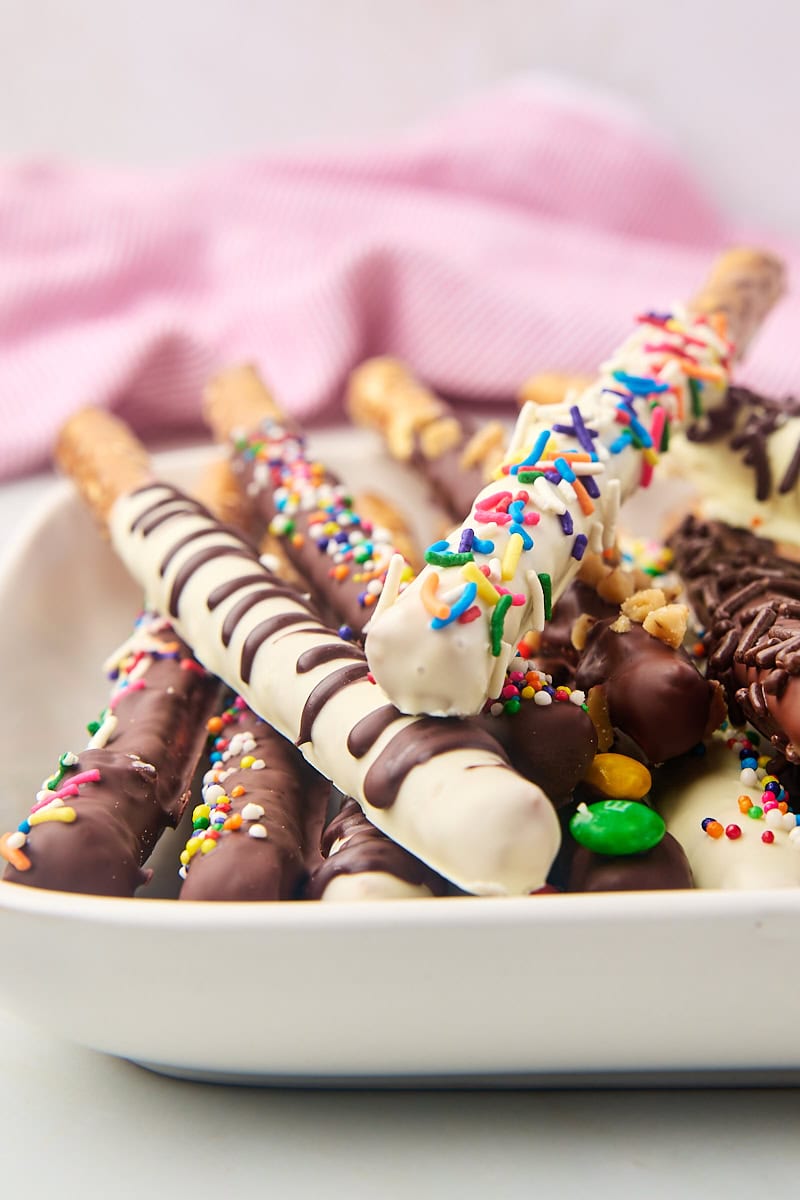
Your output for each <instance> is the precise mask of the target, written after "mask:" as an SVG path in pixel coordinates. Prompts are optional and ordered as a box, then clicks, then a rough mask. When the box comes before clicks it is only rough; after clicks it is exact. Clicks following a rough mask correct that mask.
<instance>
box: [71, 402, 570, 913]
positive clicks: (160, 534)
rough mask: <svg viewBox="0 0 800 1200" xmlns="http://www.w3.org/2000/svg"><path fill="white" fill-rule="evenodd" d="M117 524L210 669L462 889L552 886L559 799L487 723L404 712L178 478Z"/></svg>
mask: <svg viewBox="0 0 800 1200" xmlns="http://www.w3.org/2000/svg"><path fill="white" fill-rule="evenodd" d="M84 429H85V422H82V421H81V419H79V418H76V419H75V420H73V421H70V422H68V424H67V426H66V427H65V429H64V430H63V432H62V436H61V440H60V455H59V457H60V460H61V461H62V462H63V463H69V462H78V463H80V464H81V471H82V475H83V478H82V479H79V481H78V482H79V486H80V488H81V490H82V492H83V494H84V495H89V494H91V493H92V492H93V490H94V489H93V487H92V477H93V474H94V469H93V465H92V464H93V462H94V461H97V462H98V465H99V464H100V463H102V473H103V475H104V477H105V478H110V479H113V478H114V470H113V463H109V462H108V447H107V445H106V444H105V442H104V440H103V438H102V436H99V435H93V437H92V439H91V442H90V443H89V444H88V445H87V444H86V443H85V441H84V439H83V430H84ZM76 439H77V440H78V442H79V445H78V446H75V445H74V442H75V440H76ZM108 523H109V529H110V532H111V537H112V542H113V544H114V546H115V548H116V549H117V551H118V553H119V554H120V556H121V557H122V559H123V561H125V563H126V564H127V565H128V567H129V569H130V570H131V571H132V573H133V575H134V577H135V578H137V579H138V580H139V582H140V583H141V584H142V586H143V587H144V588H145V590H146V593H147V595H148V596H149V597H151V598H152V600H153V601H154V603H155V605H156V607H157V608H158V609H159V610H160V611H163V612H164V613H165V614H166V615H168V616H169V617H170V619H172V620H173V621H174V622H175V624H176V627H177V628H178V629H179V630H180V631H181V633H182V635H183V636H184V637H185V638H186V639H187V641H188V642H189V643H190V644H191V645H192V646H193V648H194V650H195V653H196V654H197V656H198V657H199V658H200V660H201V661H202V662H203V663H204V664H205V665H206V667H207V668H208V669H209V670H211V671H213V672H214V673H215V674H217V675H219V676H220V677H221V678H223V679H225V680H226V682H227V683H228V684H229V685H230V686H231V687H232V688H233V689H234V690H235V691H236V692H237V694H240V695H242V696H243V698H244V699H245V700H246V702H247V703H248V705H249V706H250V707H251V708H252V709H253V710H254V711H255V712H257V713H258V714H259V715H260V716H262V717H263V718H264V719H265V720H267V721H269V723H270V724H271V725H273V726H274V727H275V728H276V729H278V730H279V732H281V733H282V734H283V735H284V736H286V737H288V738H290V739H291V740H292V741H294V742H296V743H297V744H298V745H299V746H300V748H301V750H302V751H303V753H304V755H305V757H306V758H307V759H308V761H309V762H311V763H312V764H313V765H314V766H316V767H317V768H318V769H319V770H320V771H321V772H322V773H323V774H324V775H326V776H327V777H328V778H330V779H332V780H333V781H334V783H335V784H336V786H337V787H338V788H339V790H340V791H341V792H343V793H344V794H345V795H352V796H354V797H355V798H356V799H357V800H358V802H359V803H360V804H361V806H362V808H363V809H364V811H365V812H366V814H367V816H368V817H369V819H370V820H371V821H372V823H373V824H375V825H376V826H377V827H378V828H380V829H382V830H383V831H384V832H385V833H387V834H388V835H389V836H390V837H392V839H393V840H395V841H397V842H398V843H399V844H401V845H403V846H405V847H406V848H407V849H408V850H410V851H411V853H413V854H415V855H416V856H417V857H419V858H421V859H422V860H423V861H425V862H427V863H428V865H429V866H432V867H433V868H434V869H435V870H436V871H438V872H439V873H440V874H442V875H444V876H445V877H446V878H449V879H451V880H453V881H454V882H455V883H456V884H458V886H460V887H462V888H463V889H464V890H466V891H473V892H479V893H504V892H510V893H524V892H529V891H534V890H536V889H537V888H539V887H540V886H541V885H542V883H543V882H544V879H545V876H546V874H547V870H548V868H549V866H550V863H551V861H552V859H553V857H554V855H555V852H556V849H557V847H558V842H559V829H558V821H557V818H556V816H555V812H554V810H553V808H552V806H551V805H550V803H549V801H548V800H547V797H546V796H545V795H544V793H543V792H542V791H541V789H539V788H538V787H536V786H535V785H533V784H531V783H529V782H528V781H526V780H524V779H522V778H521V777H520V776H519V775H517V774H516V773H515V772H514V771H513V770H511V768H510V767H509V766H508V764H507V762H506V760H505V758H504V756H503V753H502V751H501V750H500V748H499V747H498V745H497V743H496V741H495V740H494V739H493V738H491V737H490V736H489V734H488V733H487V732H486V731H485V730H484V729H482V728H479V727H476V726H475V725H474V724H471V723H464V722H457V723H454V722H442V721H436V720H423V719H419V718H416V719H415V718H409V717H406V716H403V715H402V714H400V713H399V712H398V711H397V710H396V709H394V708H393V707H392V706H391V705H390V704H389V703H388V702H387V699H386V697H385V696H384V694H383V693H382V692H381V689H380V688H379V687H377V685H375V684H374V683H373V682H372V681H371V679H370V678H368V667H367V664H366V661H365V659H364V656H363V654H362V653H361V651H360V650H359V649H358V648H357V647H355V646H353V645H351V644H347V643H345V642H343V641H342V639H341V638H339V637H338V636H337V635H336V633H334V632H333V631H332V630H329V629H326V628H325V626H324V625H323V624H322V623H321V621H319V619H318V618H317V617H315V616H314V614H313V613H312V612H311V611H310V609H309V606H308V604H307V602H306V601H304V600H303V598H302V597H301V596H300V595H299V594H298V593H297V592H296V591H295V590H294V589H292V588H290V587H288V586H287V585H285V584H284V583H283V582H282V581H281V580H279V579H277V578H276V577H275V576H274V575H272V573H271V572H269V571H268V570H267V569H266V568H265V567H264V566H263V564H262V563H261V562H260V561H259V558H258V555H257V553H256V551H255V550H254V549H253V548H252V547H251V546H250V545H249V544H248V543H246V542H245V541H243V540H242V539H241V538H240V537H238V536H237V535H236V534H235V533H234V532H233V531H230V530H228V529H226V528H224V527H222V526H220V524H219V523H218V522H216V521H214V520H213V519H212V518H211V517H210V515H209V514H208V513H206V512H205V511H203V510H202V508H201V507H200V506H199V505H198V504H197V503H196V502H195V501H192V500H190V499H189V498H188V497H187V496H185V495H183V494H182V493H180V492H178V491H177V490H176V489H174V488H172V487H170V486H169V485H166V484H162V483H158V482H151V483H147V484H144V485H143V486H141V487H140V488H138V489H136V490H134V491H132V492H122V493H121V494H119V495H118V496H117V497H116V499H114V500H113V504H112V506H111V508H110V511H109V514H108ZM488 798H490V799H488Z"/></svg>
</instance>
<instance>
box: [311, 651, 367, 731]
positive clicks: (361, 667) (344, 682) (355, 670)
mask: <svg viewBox="0 0 800 1200" xmlns="http://www.w3.org/2000/svg"><path fill="white" fill-rule="evenodd" d="M368 674H369V667H368V666H367V664H366V662H363V661H362V662H357V663H351V664H350V666H349V667H340V668H339V670H338V671H332V672H331V674H330V675H327V676H326V677H325V678H324V679H321V680H320V682H319V683H318V684H317V686H316V687H314V688H312V689H311V691H310V692H309V694H308V698H307V700H306V702H305V704H304V705H303V713H302V716H301V717H300V731H299V733H298V735H297V741H296V742H295V745H296V746H302V745H304V744H305V743H306V742H310V741H311V731H312V729H313V728H314V722H315V721H316V719H317V717H318V716H319V715H320V713H321V712H322V710H323V708H324V707H325V705H326V704H327V703H328V701H329V700H331V699H332V698H333V697H334V696H335V695H336V693H337V692H340V691H341V690H342V688H346V687H349V686H350V684H351V683H358V682H359V680H361V679H365V678H366V677H367V675H368Z"/></svg>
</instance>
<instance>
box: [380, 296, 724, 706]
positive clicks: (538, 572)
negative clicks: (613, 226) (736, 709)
mask: <svg viewBox="0 0 800 1200" xmlns="http://www.w3.org/2000/svg"><path fill="white" fill-rule="evenodd" d="M729 349H730V348H729V346H728V344H727V343H726V342H725V341H724V340H723V339H722V338H720V337H719V335H718V334H717V333H715V332H714V330H712V328H711V327H710V326H709V325H708V324H707V323H706V321H705V319H704V318H697V317H693V318H690V317H687V316H686V315H685V314H684V313H682V312H678V311H677V310H676V311H675V313H674V314H673V315H670V316H669V318H668V320H667V318H666V316H660V317H659V316H658V315H656V314H653V315H652V316H651V318H650V319H646V320H643V321H642V323H641V324H640V325H639V326H638V328H637V329H636V331H635V332H634V333H633V334H632V335H631V337H629V338H628V339H627V341H626V342H625V343H624V345H623V346H622V347H621V348H620V350H619V351H618V352H617V353H616V354H615V355H614V357H613V358H612V359H611V360H610V361H609V362H608V363H606V364H604V365H603V367H602V368H601V371H600V375H599V377H598V379H597V380H596V381H595V383H593V384H592V385H591V386H590V387H589V388H587V389H586V391H585V392H583V394H582V395H581V396H580V397H578V398H577V399H575V398H572V397H568V398H567V399H566V400H565V401H564V402H563V403H561V404H556V405H546V406H541V405H535V404H533V403H530V402H529V403H528V404H527V405H526V406H525V407H524V408H523V410H522V412H521V413H520V416H519V420H518V421H517V426H516V429H515V432H514V435H513V438H512V442H511V447H510V449H509V453H508V454H507V456H506V465H507V466H508V465H512V466H513V465H516V464H519V463H524V462H525V460H526V459H528V458H529V457H531V450H532V448H533V447H535V446H537V445H538V446H540V447H541V445H542V441H541V439H542V438H543V437H545V436H546V435H549V436H548V437H546V441H545V443H544V449H540V450H539V451H538V452H537V453H535V454H534V455H533V457H534V458H539V457H540V456H541V455H544V457H545V458H546V459H547V460H548V463H549V460H551V459H552V460H553V463H554V464H555V460H557V459H558V458H559V456H563V455H571V454H572V453H573V452H579V453H583V454H584V455H586V456H588V447H587V445H586V440H587V439H586V436H583V437H580V436H579V435H578V431H577V428H576V426H575V424H574V419H575V417H574V411H575V410H574V408H573V406H576V407H577V410H578V411H579V413H580V416H581V418H582V421H583V425H584V426H585V427H586V428H587V429H588V430H590V431H592V436H591V438H590V439H589V441H590V442H591V458H592V459H593V460H594V461H590V462H585V463H578V462H575V463H574V464H573V468H574V472H575V474H576V475H577V476H578V484H580V485H583V486H584V487H586V486H587V483H588V486H589V487H590V488H592V489H593V490H594V491H595V492H599V494H596V495H595V496H594V497H591V496H590V499H591V505H592V508H593V511H591V512H587V511H585V508H586V507H588V506H586V505H584V504H581V503H580V502H579V497H578V496H577V495H576V493H575V490H574V489H573V487H572V485H571V483H570V482H569V480H568V478H567V477H566V476H565V474H564V472H563V471H559V472H557V473H558V474H560V475H561V481H560V482H557V483H556V482H550V481H548V480H547V479H545V478H544V477H540V478H538V479H536V480H534V481H531V482H528V483H526V482H525V481H524V476H525V471H524V470H522V469H520V471H519V476H522V478H521V479H520V478H518V477H515V475H514V474H513V473H508V474H506V475H503V476H499V477H498V481H497V482H496V483H491V484H489V485H488V486H487V487H485V488H484V489H483V490H482V491H481V492H480V493H479V495H478V496H477V497H476V500H475V503H474V504H473V507H472V510H471V512H470V514H469V516H468V517H467V519H466V520H465V521H464V522H463V524H462V525H460V526H459V527H458V528H457V529H455V530H453V532H452V533H451V534H450V535H449V536H448V538H447V539H446V541H447V549H448V550H449V551H450V552H457V551H459V549H460V547H461V544H462V538H463V536H464V533H465V531H469V530H471V531H473V533H474V535H475V536H476V537H478V538H479V539H483V540H484V541H486V542H487V543H489V542H490V543H491V544H492V549H491V551H489V552H488V553H485V554H484V553H479V552H475V554H474V564H475V565H477V566H478V567H479V568H480V567H486V568H488V569H489V572H490V575H489V578H490V579H491V581H492V583H493V584H495V585H497V584H500V585H501V586H502V587H504V588H506V589H508V590H509V591H511V592H512V593H514V594H516V596H517V597H518V599H519V600H521V601H522V602H521V603H518V604H515V605H512V607H511V608H510V609H508V611H507V612H506V613H505V616H504V620H503V623H502V642H501V644H500V645H499V646H498V644H497V635H496V634H495V638H494V641H495V645H494V647H493V645H492V630H491V621H492V615H493V612H494V611H495V607H496V605H495V602H493V601H492V598H491V597H488V598H482V597H481V595H480V594H478V596H477V598H476V599H475V600H474V602H473V604H474V606H477V608H479V609H480V613H479V615H477V616H476V618H475V619H474V620H472V621H470V622H469V623H463V622H462V621H461V620H460V618H459V619H455V620H452V621H451V622H450V623H449V624H445V625H444V626H443V627H438V628H437V627H436V625H435V624H434V623H432V607H431V605H432V603H433V602H438V600H439V598H440V597H441V598H442V604H443V606H446V605H447V604H448V602H449V603H451V604H453V603H456V599H455V598H457V596H458V594H459V593H460V592H463V590H464V589H465V586H466V580H467V579H468V576H467V574H466V572H467V571H468V570H469V568H468V567H466V566H462V564H460V563H458V564H457V565H443V564H442V563H437V562H436V561H435V556H434V562H433V564H432V565H431V564H430V560H429V565H428V566H427V567H426V568H425V569H424V570H423V571H422V572H421V574H420V575H419V576H418V577H417V579H416V580H415V581H414V582H413V583H412V584H411V585H410V586H409V587H408V588H407V589H406V590H405V592H403V593H402V595H400V596H398V598H397V601H396V602H395V603H394V604H393V605H392V606H391V607H389V606H387V607H384V608H383V609H382V610H381V612H380V614H378V615H377V616H376V617H375V618H373V621H372V623H371V626H370V629H369V632H368V636H367V643H366V650H367V658H368V660H369V664H370V669H371V670H372V673H373V675H374V676H375V678H376V679H377V681H378V682H379V683H380V685H381V687H382V688H383V689H384V691H385V692H386V694H387V695H388V696H389V697H390V698H391V700H392V701H393V703H395V704H396V705H397V707H398V708H400V709H401V710H402V711H403V712H407V713H430V714H433V715H436V716H454V715H461V716H464V715H468V714H472V713H477V712H479V711H480V710H481V708H482V706H483V704H484V703H485V701H486V699H487V698H488V697H489V696H491V695H493V694H495V691H494V688H495V687H496V685H497V683H498V681H500V680H501V679H502V674H503V671H504V670H505V666H506V664H507V662H508V658H509V657H510V654H511V653H512V651H513V647H514V645H515V644H516V642H517V640H518V639H519V637H520V636H521V635H522V634H523V633H525V632H527V630H529V629H541V628H542V623H543V607H544V605H543V600H542V592H541V586H540V582H539V577H540V576H542V575H546V576H548V577H549V579H550V584H551V588H552V601H553V602H555V601H556V600H557V599H558V597H559V596H560V595H561V593H562V592H563V591H564V589H565V588H566V587H567V585H568V584H569V583H570V581H571V580H572V578H573V577H574V575H575V574H576V573H577V571H578V570H579V569H580V561H579V557H580V554H582V553H583V549H585V548H586V547H587V546H588V548H589V549H601V548H602V547H604V546H608V545H610V544H611V543H612V542H613V539H614V532H615V530H614V526H615V523H616V514H617V511H618V509H619V504H620V502H621V501H624V500H625V499H626V498H627V497H628V496H629V495H631V493H632V492H633V491H634V490H635V489H636V488H637V487H638V486H639V484H640V482H641V481H642V477H643V471H644V472H645V473H646V474H649V471H650V469H651V466H652V461H651V460H654V459H655V458H656V457H657V455H656V454H655V453H654V452H653V450H652V449H651V448H650V447H648V446H647V444H646V443H647V441H649V440H650V431H651V428H652V422H653V420H654V419H655V418H654V416H653V414H652V413H651V403H653V402H655V403H656V405H657V409H658V408H660V409H661V410H663V411H662V412H661V413H660V414H659V419H661V418H663V417H666V418H667V419H669V420H672V421H673V422H675V423H677V424H680V422H681V421H682V420H683V419H684V418H685V417H688V416H689V415H690V414H691V413H692V411H693V409H694V408H696V406H697V403H698V402H701V403H702V405H703V407H704V408H709V407H713V406H715V405H716V404H718V403H719V400H720V398H721V396H722V395H723V393H724V390H725V387H726V385H727V378H728V374H727V371H728V358H729ZM689 356H691V357H689ZM698 372H699V373H700V374H701V375H703V376H704V377H707V378H704V379H703V380H702V381H701V380H698V379H696V378H694V376H695V375H696V374H697V373H698ZM690 376H691V377H692V378H691V382H690ZM693 391H694V395H693V394H692V392H693ZM639 392H641V393H642V394H641V395H639V394H638V393H639ZM626 403H627V404H629V406H630V407H629V408H628V412H629V413H631V412H632V413H634V414H635V420H636V422H638V429H637V430H636V433H637V439H638V438H639V435H640V434H641V433H642V432H643V433H644V439H642V440H644V442H645V445H644V448H641V447H637V446H636V444H635V443H634V442H632V441H631V440H629V439H630V433H629V432H628V433H624V431H625V430H626V429H627V425H626V423H625V415H624V414H623V413H621V412H620V408H621V407H623V406H624V405H625V404H626ZM657 409H655V410H653V413H654V412H655V411H657ZM558 426H562V427H567V431H566V432H565V431H564V430H563V429H562V430H560V431H559V430H558V429H556V428H554V427H558ZM570 430H571V431H570ZM595 435H596V436H595ZM655 437H656V440H659V434H658V432H657V429H656V431H655ZM621 443H622V444H621ZM645 459H646V460H648V461H647V462H646V463H645V462H643V460H645ZM528 470H529V471H530V470H531V468H530V467H529V468H528ZM590 479H593V480H594V484H592V483H590V482H589V480H590ZM595 485H596V486H595ZM576 486H578V485H577V484H576ZM503 491H507V492H510V493H511V494H512V495H513V496H515V497H516V496H517V495H518V494H525V496H526V499H525V501H524V503H523V508H522V509H518V510H517V511H518V513H520V514H521V515H522V514H523V513H524V519H526V520H528V521H530V522H531V523H530V524H524V525H523V529H524V530H525V532H526V533H527V534H528V535H529V536H530V537H532V539H533V544H532V546H528V547H527V548H525V549H523V550H522V553H521V554H520V555H519V557H518V559H516V561H515V560H514V556H513V555H512V556H511V557H510V559H508V560H507V558H506V555H507V548H508V546H509V541H510V538H511V537H514V536H515V534H514V530H515V528H517V529H518V528H519V522H516V524H514V523H511V522H508V521H507V520H506V521H502V520H501V521H500V522H498V523H495V524H492V523H490V522H487V520H486V515H487V513H490V512H491V511H492V505H490V504H488V501H489V498H490V497H492V496H497V495H499V494H501V493H502V492H503ZM503 502H504V501H500V502H499V503H500V504H502V503H503ZM494 510H495V511H499V510H498V509H497V506H496V505H495V509H494ZM564 514H566V517H565V518H564V519H563V520H562V518H563V516H564ZM537 518H538V524H534V523H532V522H534V521H536V520H537ZM565 523H566V525H567V528H566V529H565V528H564V524H565ZM516 536H517V537H520V536H521V535H520V534H516ZM576 539H578V540H576ZM578 541H583V542H584V545H583V547H579V545H578ZM431 549H432V550H434V551H435V550H436V547H435V546H434V547H432V548H431ZM579 551H580V554H579V553H578V552H579ZM505 564H507V565H508V569H507V570H504V569H503V568H504V565H505ZM512 567H513V570H512ZM472 569H473V570H474V566H473V568H472ZM434 577H435V578H434ZM434 585H435V586H434ZM431 589H433V590H434V592H435V596H434V597H433V600H432V592H431ZM500 615H501V616H502V613H501V614H500Z"/></svg>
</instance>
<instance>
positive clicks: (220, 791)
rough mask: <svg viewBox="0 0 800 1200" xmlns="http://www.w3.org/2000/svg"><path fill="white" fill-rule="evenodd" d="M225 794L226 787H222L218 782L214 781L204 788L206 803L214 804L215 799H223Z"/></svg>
mask: <svg viewBox="0 0 800 1200" xmlns="http://www.w3.org/2000/svg"><path fill="white" fill-rule="evenodd" d="M224 795H225V788H221V787H220V786H219V784H218V783H212V784H211V786H210V787H206V788H203V799H204V800H205V802H206V804H213V803H214V801H215V800H219V799H221V798H222V797H223V796H224Z"/></svg>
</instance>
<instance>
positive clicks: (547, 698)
mask: <svg viewBox="0 0 800 1200" xmlns="http://www.w3.org/2000/svg"><path fill="white" fill-rule="evenodd" d="M533 703H534V704H540V705H542V706H544V705H546V704H552V703H553V697H552V696H551V695H550V693H549V692H537V693H536V695H535V696H534V697H533Z"/></svg>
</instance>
